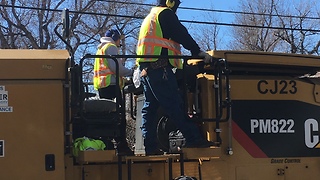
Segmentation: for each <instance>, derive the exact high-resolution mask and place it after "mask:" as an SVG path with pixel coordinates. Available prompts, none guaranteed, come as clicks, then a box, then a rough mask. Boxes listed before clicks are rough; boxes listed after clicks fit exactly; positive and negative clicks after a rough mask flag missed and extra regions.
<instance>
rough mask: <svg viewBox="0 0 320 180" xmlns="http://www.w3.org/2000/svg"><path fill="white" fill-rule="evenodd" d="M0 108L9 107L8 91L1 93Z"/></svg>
mask: <svg viewBox="0 0 320 180" xmlns="http://www.w3.org/2000/svg"><path fill="white" fill-rule="evenodd" d="M0 106H8V91H0Z"/></svg>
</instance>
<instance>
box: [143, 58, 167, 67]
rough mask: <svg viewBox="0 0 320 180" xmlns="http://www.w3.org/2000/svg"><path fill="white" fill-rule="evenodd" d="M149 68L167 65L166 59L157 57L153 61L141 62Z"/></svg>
mask: <svg viewBox="0 0 320 180" xmlns="http://www.w3.org/2000/svg"><path fill="white" fill-rule="evenodd" d="M143 64H144V65H146V66H147V67H148V68H150V69H159V68H163V67H167V66H168V65H169V62H168V59H158V60H157V61H155V62H148V63H143Z"/></svg>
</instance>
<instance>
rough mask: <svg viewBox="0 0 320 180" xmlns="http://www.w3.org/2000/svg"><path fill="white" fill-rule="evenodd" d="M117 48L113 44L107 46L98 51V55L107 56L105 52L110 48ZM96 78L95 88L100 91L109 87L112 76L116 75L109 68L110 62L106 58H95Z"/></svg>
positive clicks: (94, 78) (94, 80)
mask: <svg viewBox="0 0 320 180" xmlns="http://www.w3.org/2000/svg"><path fill="white" fill-rule="evenodd" d="M110 46H115V45H114V44H112V43H107V44H105V45H104V46H103V47H102V48H101V49H98V50H97V53H96V55H105V51H106V50H107V49H108V48H109V47H110ZM93 74H94V76H93V86H94V89H96V90H98V89H100V88H103V87H107V86H109V85H110V83H111V76H112V74H114V73H113V72H112V71H111V70H110V69H109V67H108V60H107V59H106V58H95V61H94V73H93Z"/></svg>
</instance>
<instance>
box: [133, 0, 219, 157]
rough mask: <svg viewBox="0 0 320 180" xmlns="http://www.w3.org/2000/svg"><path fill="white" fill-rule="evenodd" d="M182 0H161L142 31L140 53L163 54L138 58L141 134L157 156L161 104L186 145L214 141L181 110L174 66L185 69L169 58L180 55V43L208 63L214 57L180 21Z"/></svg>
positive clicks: (206, 145) (148, 151)
mask: <svg viewBox="0 0 320 180" xmlns="http://www.w3.org/2000/svg"><path fill="white" fill-rule="evenodd" d="M179 4H180V0H158V4H157V6H156V7H153V8H152V9H151V12H150V13H149V15H148V16H147V17H146V18H145V19H144V21H143V23H142V25H141V28H140V33H139V40H138V44H137V50H136V52H137V55H162V56H164V57H163V58H137V64H139V66H140V70H141V82H142V84H143V89H144V97H145V102H144V106H143V108H142V126H141V130H142V135H143V137H144V146H145V152H146V155H158V154H162V152H161V151H160V150H159V149H158V146H157V143H156V142H157V140H156V125H155V121H156V119H155V118H156V116H155V114H157V110H158V108H159V106H161V107H162V108H163V109H164V111H165V113H166V114H167V115H169V117H170V119H171V120H173V121H174V124H175V125H176V127H177V128H178V129H179V130H180V131H181V132H182V133H183V136H184V138H186V147H193V148H197V147H198V148H204V147H209V146H213V145H214V143H213V142H210V141H207V140H206V139H204V138H203V137H202V135H201V133H200V130H199V128H198V127H197V126H196V124H194V123H193V122H191V121H189V120H188V119H186V117H185V114H184V112H183V110H182V106H181V105H182V99H181V97H180V96H179V93H178V86H177V81H176V77H175V75H174V73H173V71H172V67H176V68H179V69H181V68H182V60H181V59H170V60H169V59H168V58H166V57H165V56H167V55H180V54H181V52H180V44H182V45H183V46H184V47H185V48H186V49H188V50H190V51H191V54H192V55H195V56H197V55H199V56H201V57H203V58H204V61H205V62H209V61H211V59H212V57H211V56H210V55H209V54H207V53H205V52H203V51H201V50H200V48H199V46H198V44H197V43H196V42H195V41H194V40H193V38H192V37H191V36H190V34H189V33H188V31H187V29H186V28H185V27H184V26H183V25H182V24H181V23H180V21H179V20H178V17H177V16H176V10H177V8H178V7H179Z"/></svg>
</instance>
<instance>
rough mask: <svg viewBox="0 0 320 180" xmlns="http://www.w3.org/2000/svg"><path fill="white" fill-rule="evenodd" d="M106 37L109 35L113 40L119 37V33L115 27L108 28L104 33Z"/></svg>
mask: <svg viewBox="0 0 320 180" xmlns="http://www.w3.org/2000/svg"><path fill="white" fill-rule="evenodd" d="M105 36H106V37H111V38H112V39H113V40H114V41H117V40H118V39H120V38H121V35H120V33H119V31H118V30H116V29H109V30H108V31H107V32H106V34H105Z"/></svg>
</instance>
